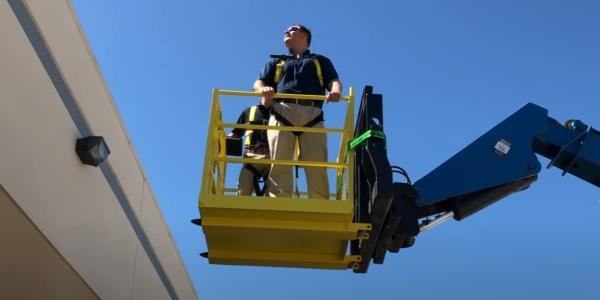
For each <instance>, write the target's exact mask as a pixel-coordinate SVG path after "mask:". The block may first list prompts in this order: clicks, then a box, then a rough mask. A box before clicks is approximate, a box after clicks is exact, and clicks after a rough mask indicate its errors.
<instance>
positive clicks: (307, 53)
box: [289, 49, 310, 58]
mask: <svg viewBox="0 0 600 300" xmlns="http://www.w3.org/2000/svg"><path fill="white" fill-rule="evenodd" d="M289 52H290V55H291V56H292V57H294V58H296V56H295V55H294V53H292V50H291V49H290V50H289ZM307 56H310V50H308V49H307V50H306V51H304V53H303V54H302V55H301V56H300V57H299V58H304V57H307Z"/></svg>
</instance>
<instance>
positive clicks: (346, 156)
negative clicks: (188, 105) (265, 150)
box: [200, 87, 354, 201]
mask: <svg viewBox="0 0 600 300" xmlns="http://www.w3.org/2000/svg"><path fill="white" fill-rule="evenodd" d="M221 96H239V97H261V96H262V94H261V93H257V92H246V91H232V90H220V89H214V90H213V94H212V105H211V113H210V119H209V128H208V134H207V140H206V151H205V160H204V170H203V173H202V175H203V176H202V185H201V192H200V201H202V198H203V197H205V196H210V197H212V198H214V197H215V196H216V197H219V196H223V197H232V196H231V195H226V194H225V192H230V191H232V190H233V189H232V188H229V187H226V186H225V180H226V172H227V165H228V164H232V163H235V164H243V163H253V164H258V163H260V164H281V165H293V166H302V167H326V168H334V169H336V170H337V171H336V192H335V195H336V199H338V200H348V199H353V193H354V187H353V186H354V185H353V184H354V175H353V174H354V155H353V153H352V152H348V151H347V143H348V141H349V140H350V139H351V138H352V136H353V132H354V89H353V88H352V87H351V88H349V90H348V95H347V96H343V97H341V99H340V101H342V102H347V103H348V108H347V110H346V116H345V118H344V128H313V127H296V126H268V125H251V124H237V123H227V122H223V120H222V112H221V108H222V105H221ZM274 98H276V99H299V100H313V101H326V100H327V96H323V95H303V94H283V93H277V94H275V96H274ZM225 128H242V129H259V130H281V131H298V132H315V133H326V134H340V135H341V141H340V146H339V151H338V156H337V158H336V160H335V162H321V161H298V160H272V159H260V160H257V159H249V158H236V157H228V156H227V155H226V152H225V151H226V149H225V136H226V133H225ZM344 175H347V176H344ZM301 194H305V193H301Z"/></svg>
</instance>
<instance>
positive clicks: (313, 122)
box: [271, 110, 325, 137]
mask: <svg viewBox="0 0 600 300" xmlns="http://www.w3.org/2000/svg"><path fill="white" fill-rule="evenodd" d="M271 114H272V115H273V116H274V117H275V119H276V120H277V121H279V122H281V123H283V125H285V126H289V127H294V124H292V122H290V121H288V119H286V118H285V117H284V116H282V115H281V114H280V113H278V112H276V111H275V110H271ZM322 121H325V119H323V111H321V113H320V114H319V115H318V116H317V117H316V118H314V119H312V120H311V121H310V122H308V123H306V124H304V125H303V126H301V127H314V126H315V125H317V124H319V122H322ZM292 133H293V134H294V135H295V136H297V137H298V136H301V135H302V134H303V133H304V132H302V131H292Z"/></svg>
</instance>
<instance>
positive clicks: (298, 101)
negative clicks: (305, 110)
mask: <svg viewBox="0 0 600 300" xmlns="http://www.w3.org/2000/svg"><path fill="white" fill-rule="evenodd" d="M279 102H280V103H288V104H300V105H304V106H314V107H318V108H321V107H323V102H322V101H314V100H306V99H281V101H279Z"/></svg>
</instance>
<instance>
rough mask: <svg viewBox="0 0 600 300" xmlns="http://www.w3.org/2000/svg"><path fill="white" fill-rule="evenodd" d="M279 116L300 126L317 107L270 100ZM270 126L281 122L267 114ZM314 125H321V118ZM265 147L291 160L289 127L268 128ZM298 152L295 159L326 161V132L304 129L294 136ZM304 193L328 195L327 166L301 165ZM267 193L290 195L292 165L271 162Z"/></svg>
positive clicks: (292, 145) (318, 196) (314, 114)
mask: <svg viewBox="0 0 600 300" xmlns="http://www.w3.org/2000/svg"><path fill="white" fill-rule="evenodd" d="M272 109H274V110H275V111H276V112H278V113H279V114H280V115H281V116H282V117H284V118H286V119H287V120H288V121H289V122H290V123H292V124H294V125H295V126H303V125H304V124H306V123H308V122H310V121H312V120H313V119H314V118H316V117H318V116H319V114H320V113H321V109H320V108H318V107H313V106H305V105H300V104H290V103H273V108H272ZM269 125H271V126H285V125H284V124H282V123H280V122H279V121H277V119H275V117H274V116H271V118H270V119H269ZM314 127H318V128H322V127H323V122H320V123H318V124H316V125H315V126H314ZM267 137H268V139H269V149H270V153H271V158H272V159H281V160H292V159H293V156H294V148H295V143H296V136H295V135H294V134H293V133H292V132H291V131H279V130H268V131H267ZM298 146H299V149H300V156H299V158H298V160H306V161H322V162H325V161H327V135H326V134H325V133H311V132H304V133H303V134H301V135H300V136H299V137H298ZM304 172H305V173H306V182H307V183H308V197H309V198H311V199H313V198H314V199H329V179H328V178H327V168H324V167H305V168H304ZM267 193H268V195H269V196H271V197H292V193H293V172H292V166H284V165H275V164H273V165H271V172H270V173H269V182H268V185H267Z"/></svg>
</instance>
